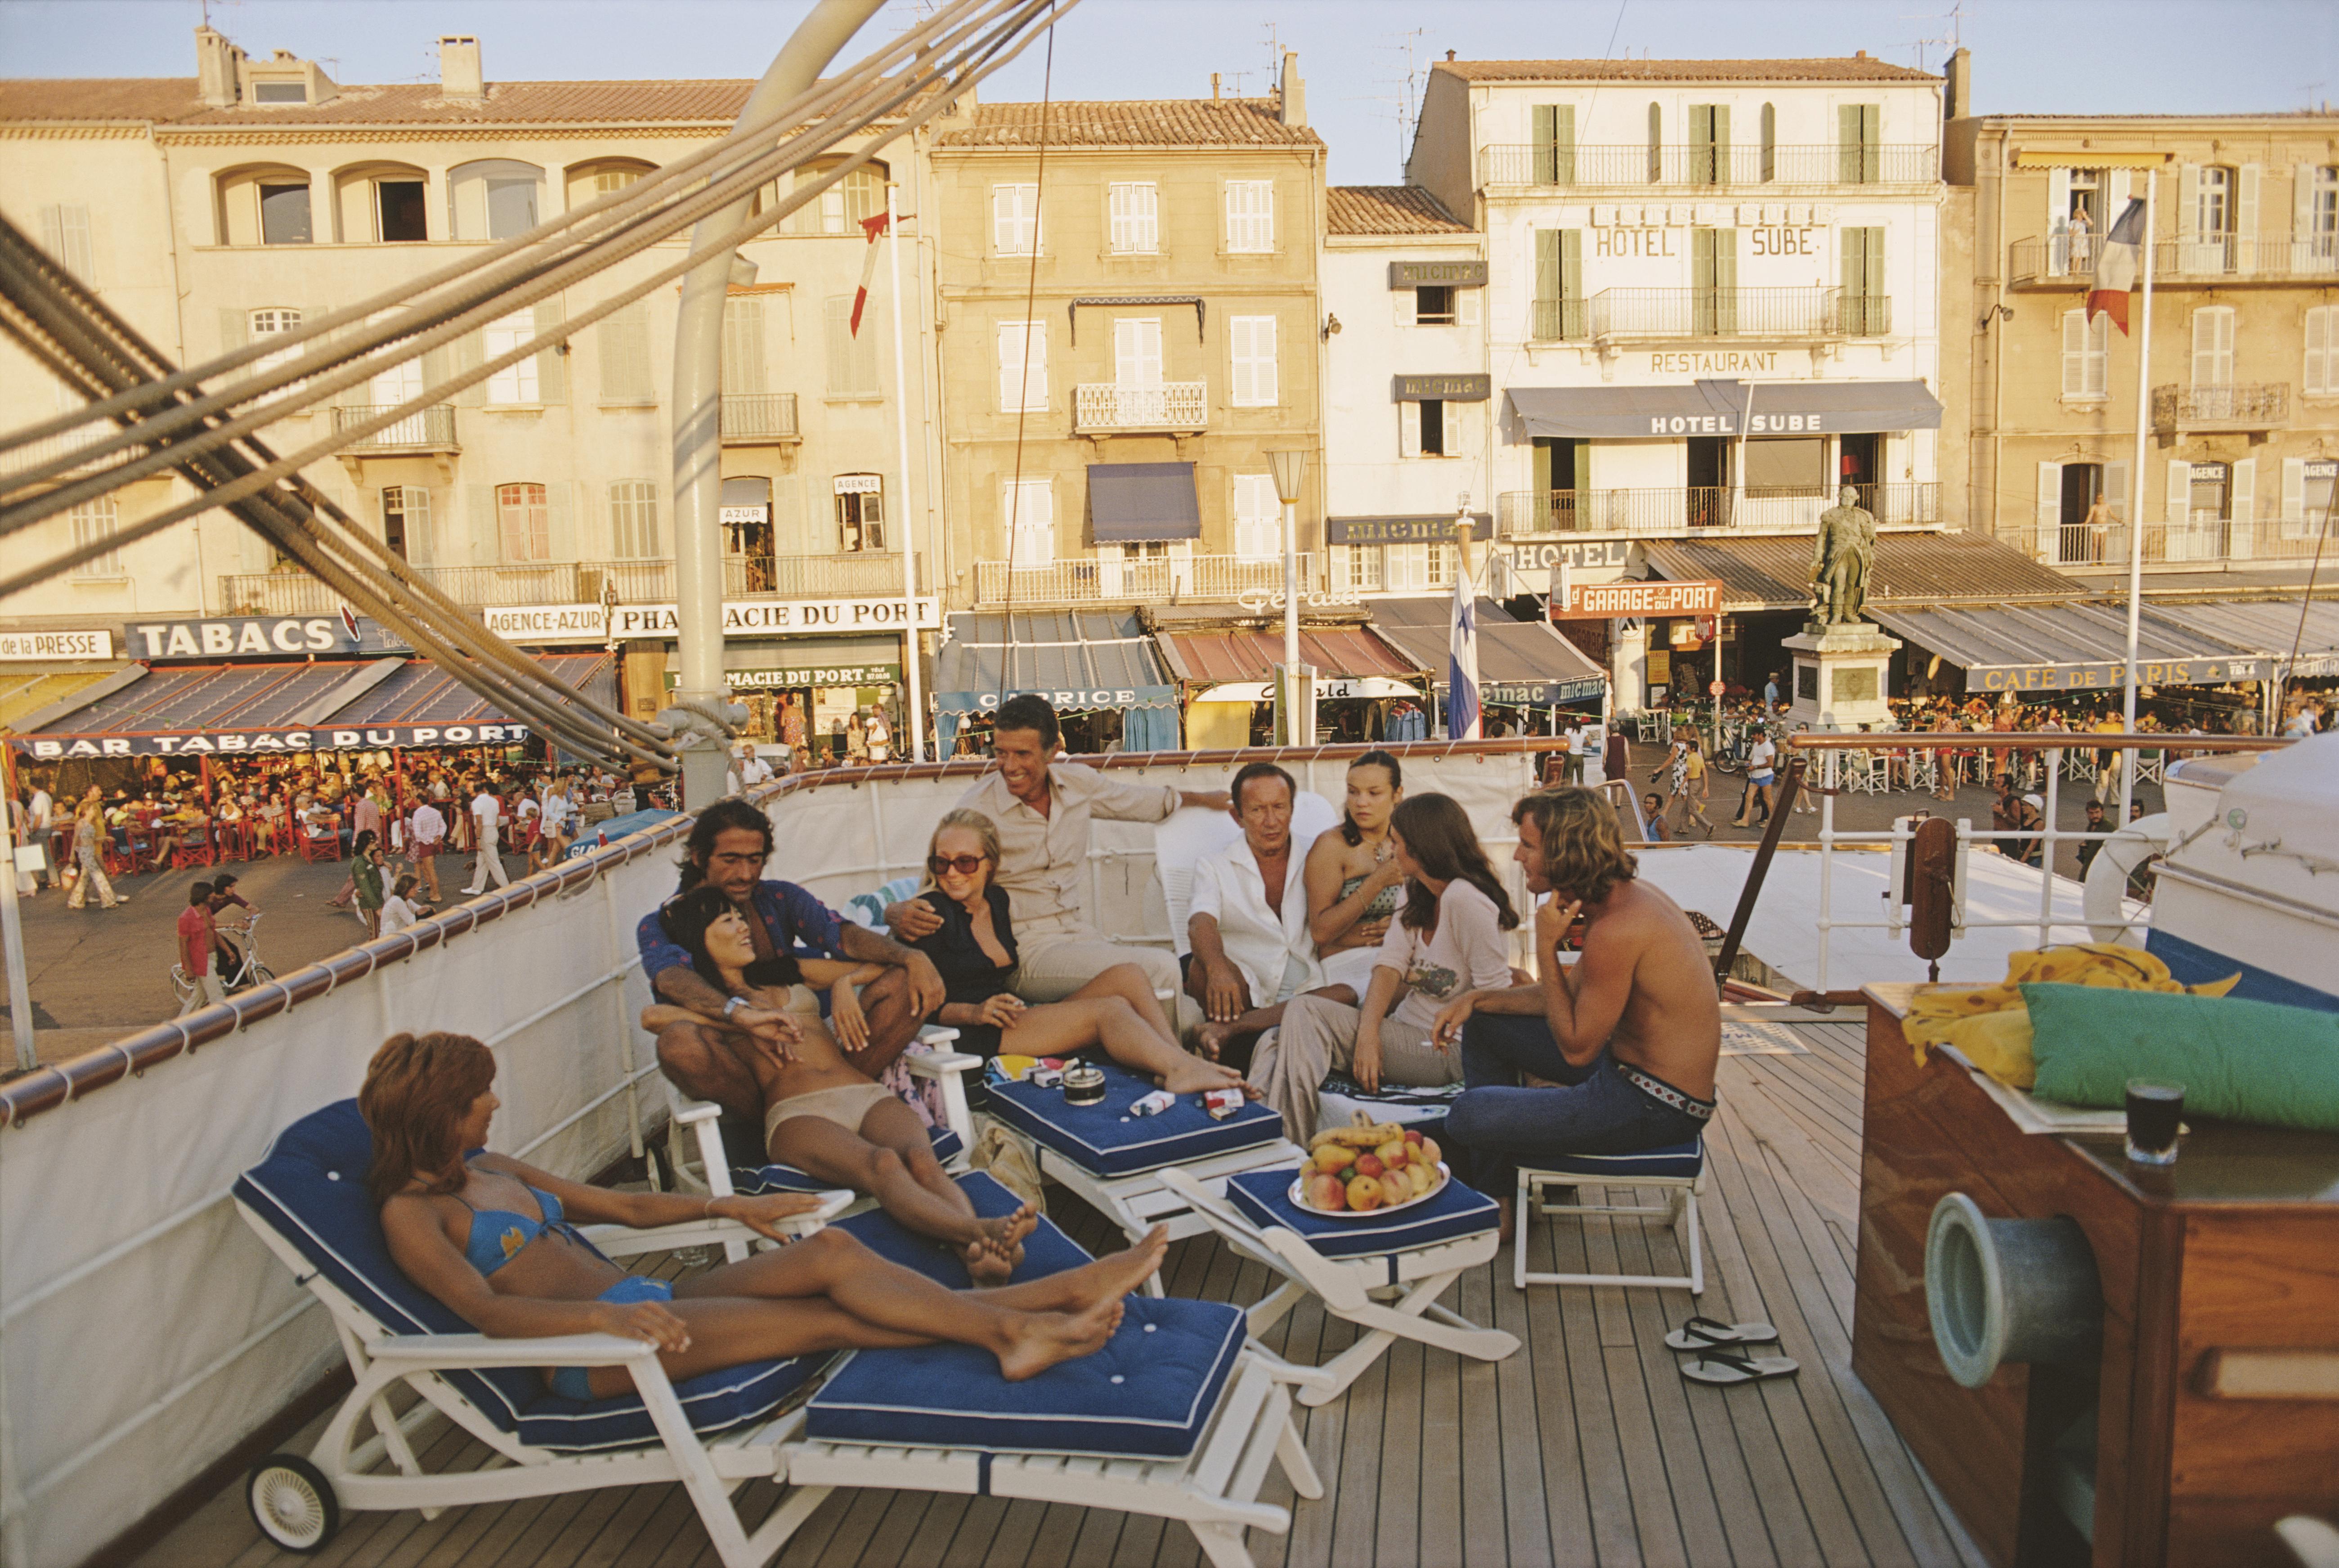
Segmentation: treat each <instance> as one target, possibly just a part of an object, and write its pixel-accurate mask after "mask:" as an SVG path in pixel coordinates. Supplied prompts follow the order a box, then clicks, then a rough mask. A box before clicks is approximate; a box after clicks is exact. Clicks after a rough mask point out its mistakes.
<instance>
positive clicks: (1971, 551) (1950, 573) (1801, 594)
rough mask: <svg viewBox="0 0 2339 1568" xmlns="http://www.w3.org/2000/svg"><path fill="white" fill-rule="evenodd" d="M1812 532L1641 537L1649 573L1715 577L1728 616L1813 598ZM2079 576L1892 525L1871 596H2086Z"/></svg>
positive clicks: (2005, 551)
mask: <svg viewBox="0 0 2339 1568" xmlns="http://www.w3.org/2000/svg"><path fill="white" fill-rule="evenodd" d="M1812 543H1813V539H1812V536H1811V535H1810V534H1746V535H1740V536H1724V537H1711V538H1706V537H1697V536H1695V535H1693V536H1691V537H1686V538H1670V539H1647V540H1643V542H1642V544H1641V548H1642V550H1643V552H1644V553H1645V554H1646V556H1647V557H1648V561H1649V570H1650V575H1652V576H1653V577H1663V578H1666V579H1667V580H1669V581H1672V582H1693V581H1700V580H1709V579H1710V580H1715V581H1719V582H1720V583H1721V584H1722V611H1723V613H1724V614H1727V615H1742V614H1745V613H1748V612H1751V611H1756V610H1800V609H1802V608H1804V607H1805V606H1808V605H1810V603H1811V588H1810V582H1811V547H1812ZM2086 593H2087V590H2086V589H2085V587H2082V586H2081V585H2080V584H2079V583H2078V582H2077V581H2076V580H2075V579H2073V578H2070V577H2065V576H2064V575H2063V574H2062V573H2060V572H2058V571H2056V570H2054V569H2053V568H2052V567H2043V566H2041V565H2039V564H2038V562H2037V561H2034V560H2032V559H2031V558H2030V557H2028V555H2026V554H2024V553H2023V552H2022V551H2020V550H2018V549H2014V548H2012V547H2009V546H2007V545H2003V544H2000V543H1999V541H1998V540H1997V539H1995V538H1992V537H1989V535H1987V534H1979V533H1929V532H1908V533H1900V532H1891V533H1882V534H1879V535H1878V536H1877V537H1876V570H1875V572H1874V574H1873V576H1872V577H1870V581H1869V588H1868V597H1869V598H1870V601H1871V602H1873V603H1878V604H1891V603H1896V602H1898V603H1916V604H1920V605H1929V604H1938V603H1939V602H1941V601H1943V600H1948V601H1950V602H1952V603H1956V602H1967V603H1975V604H1985V605H1988V604H2005V603H2008V602H2012V601H2028V600H2038V601H2047V600H2065V599H2076V598H2081V597H2086Z"/></svg>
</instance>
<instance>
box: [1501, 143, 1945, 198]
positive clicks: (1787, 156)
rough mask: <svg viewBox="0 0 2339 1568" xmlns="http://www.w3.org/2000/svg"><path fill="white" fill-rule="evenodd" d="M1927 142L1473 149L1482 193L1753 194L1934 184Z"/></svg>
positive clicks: (1935, 168) (1934, 156) (1933, 159)
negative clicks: (1563, 189)
mask: <svg viewBox="0 0 2339 1568" xmlns="http://www.w3.org/2000/svg"><path fill="white" fill-rule="evenodd" d="M1940 167H1941V159H1940V149H1939V148H1938V147H1936V146H1934V145H1933V144H1932V143H1929V142H1916V143H1887V144H1878V143H1791V144H1787V145H1778V144H1773V145H1772V146H1768V147H1765V146H1762V144H1761V143H1752V142H1732V143H1727V144H1725V145H1722V146H1710V145H1706V144H1703V143H1663V144H1659V145H1651V144H1650V143H1645V142H1635V143H1611V144H1593V145H1584V146H1568V145H1564V144H1558V143H1532V142H1527V143H1495V144H1493V145H1490V146H1486V147H1482V148H1480V149H1479V150H1478V183H1479V185H1480V187H1481V188H1488V187H1504V186H1527V187H1534V186H1537V185H1561V186H1571V187H1574V188H1576V189H1595V190H1596V189H1636V188H1637V189H1643V190H1650V189H1663V190H1727V191H1732V192H1738V191H1759V190H1762V188H1764V187H1766V186H1785V185H1805V186H1808V185H1917V184H1929V183H1932V182H1935V181H1937V180H1939V178H1940Z"/></svg>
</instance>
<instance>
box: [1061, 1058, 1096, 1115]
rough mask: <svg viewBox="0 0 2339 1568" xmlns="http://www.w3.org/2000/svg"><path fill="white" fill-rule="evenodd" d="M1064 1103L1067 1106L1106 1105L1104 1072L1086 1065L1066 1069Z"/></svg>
mask: <svg viewBox="0 0 2339 1568" xmlns="http://www.w3.org/2000/svg"><path fill="white" fill-rule="evenodd" d="M1064 1103H1065V1104H1066V1105H1102V1104H1103V1103H1104V1070H1103V1069H1101V1068H1096V1067H1090V1066H1087V1065H1085V1064H1083V1065H1081V1066H1078V1067H1068V1068H1066V1069H1064Z"/></svg>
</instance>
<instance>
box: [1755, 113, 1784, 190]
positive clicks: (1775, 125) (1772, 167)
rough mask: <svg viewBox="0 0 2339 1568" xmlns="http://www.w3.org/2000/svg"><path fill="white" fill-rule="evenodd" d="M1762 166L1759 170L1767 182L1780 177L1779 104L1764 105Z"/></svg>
mask: <svg viewBox="0 0 2339 1568" xmlns="http://www.w3.org/2000/svg"><path fill="white" fill-rule="evenodd" d="M1758 173H1760V174H1761V175H1762V179H1763V180H1764V181H1765V182H1769V181H1772V180H1775V179H1777V178H1778V177H1779V106H1778V105H1777V104H1763V105H1762V168H1761V169H1760V170H1759V171H1758Z"/></svg>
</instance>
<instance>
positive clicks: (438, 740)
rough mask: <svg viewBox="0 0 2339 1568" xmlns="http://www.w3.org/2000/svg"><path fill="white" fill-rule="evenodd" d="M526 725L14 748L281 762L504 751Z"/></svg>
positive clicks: (94, 740)
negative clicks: (357, 754)
mask: <svg viewBox="0 0 2339 1568" xmlns="http://www.w3.org/2000/svg"><path fill="white" fill-rule="evenodd" d="M526 739H528V726H527V725H516V724H492V725H480V724H472V725H363V726H361V727H357V726H353V727H351V728H349V729H333V728H331V727H327V726H312V727H311V728H308V729H265V730H202V731H196V732H193V733H189V734H181V735H56V736H48V735H35V736H33V737H32V738H30V739H28V740H20V741H18V742H17V743H16V744H17V745H20V746H22V747H24V748H25V750H26V751H28V752H30V753H31V754H33V756H34V757H35V758H36V759H37V760H39V761H42V762H48V761H51V760H62V761H72V760H74V759H75V758H78V757H133V756H134V757H150V756H163V757H185V756H283V755H286V754H292V753H298V752H345V751H375V750H384V751H386V750H390V749H392V748H396V747H402V746H508V745H518V744H519V743H520V742H522V741H524V740H526Z"/></svg>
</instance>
